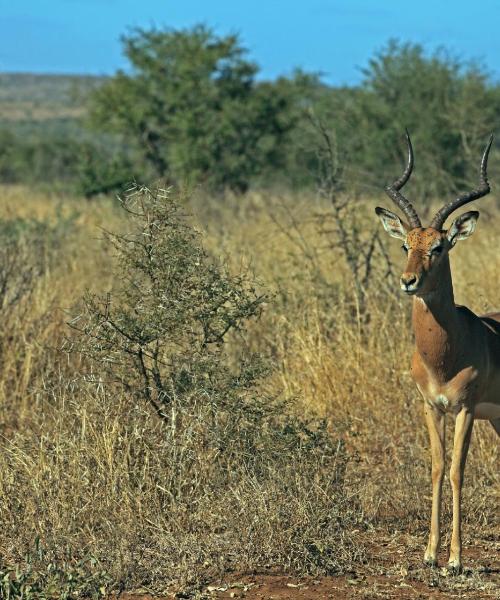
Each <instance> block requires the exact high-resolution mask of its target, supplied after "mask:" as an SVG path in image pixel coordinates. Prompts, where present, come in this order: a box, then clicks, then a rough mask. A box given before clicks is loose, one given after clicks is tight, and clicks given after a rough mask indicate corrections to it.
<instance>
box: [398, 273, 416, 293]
mask: <svg viewBox="0 0 500 600" xmlns="http://www.w3.org/2000/svg"><path fill="white" fill-rule="evenodd" d="M400 281H401V289H402V290H403V292H405V293H406V294H416V293H417V291H418V288H419V287H420V277H419V276H418V275H417V274H416V273H403V274H402V275H401V279H400Z"/></svg>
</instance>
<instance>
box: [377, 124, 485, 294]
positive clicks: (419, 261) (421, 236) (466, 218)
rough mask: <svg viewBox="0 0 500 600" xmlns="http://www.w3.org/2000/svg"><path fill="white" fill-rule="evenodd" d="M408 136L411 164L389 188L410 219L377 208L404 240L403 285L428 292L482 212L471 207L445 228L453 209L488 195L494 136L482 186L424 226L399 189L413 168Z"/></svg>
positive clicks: (395, 234) (384, 221)
mask: <svg viewBox="0 0 500 600" xmlns="http://www.w3.org/2000/svg"><path fill="white" fill-rule="evenodd" d="M406 140H407V143H408V164H407V166H406V169H405V171H404V173H403V175H402V176H401V177H400V178H399V179H398V180H397V181H395V182H394V183H393V184H392V185H391V186H389V187H388V188H386V192H387V194H388V195H389V196H390V197H391V198H392V200H393V201H394V202H395V204H396V206H398V207H399V208H400V209H401V210H402V211H403V213H404V214H405V216H406V218H407V221H408V222H405V221H402V220H401V219H400V218H399V217H398V215H396V214H395V213H393V212H391V211H390V210H387V209H385V208H380V207H377V208H376V209H375V211H376V213H377V215H378V216H379V218H380V220H381V221H382V224H383V226H384V229H385V230H386V231H387V232H388V233H389V235H391V236H392V237H395V238H398V239H400V240H402V241H403V250H404V252H405V253H406V255H407V263H406V268H405V270H404V272H403V274H402V275H401V279H400V283H401V289H402V290H403V291H404V292H406V293H407V294H425V293H428V292H430V291H432V290H434V289H436V287H437V286H438V285H439V281H440V274H441V268H440V267H442V266H443V265H445V264H447V263H448V252H449V251H450V250H451V249H452V248H453V246H454V245H455V244H456V243H457V242H458V241H459V240H464V239H467V238H468V237H469V236H470V235H471V234H472V233H473V231H474V229H475V227H476V223H477V219H478V217H479V213H478V212H477V211H469V212H466V213H464V214H462V215H460V216H459V217H457V218H456V219H455V220H454V221H453V223H452V224H451V226H450V228H449V229H447V230H446V229H443V225H444V223H445V221H446V219H447V218H448V216H449V215H450V214H451V213H452V212H453V211H454V210H456V209H457V208H459V207H460V206H463V205H464V204H466V203H467V202H471V201H472V200H477V199H478V198H481V197H482V196H485V195H486V194H487V193H488V192H489V191H490V186H489V183H488V179H487V175H486V168H487V164H488V154H489V151H490V148H491V144H492V142H493V136H491V137H490V139H489V142H488V145H487V146H486V148H485V150H484V153H483V157H482V160H481V171H480V185H479V187H478V188H477V189H476V190H472V191H471V192H469V193H467V194H463V195H462V196H460V197H459V198H456V199H455V200H452V201H451V202H449V203H448V204H446V205H445V206H443V208H441V209H440V210H439V211H438V212H437V213H436V216H435V217H434V218H433V220H432V222H431V224H430V226H429V227H422V223H421V222H420V219H419V217H418V215H417V213H416V211H415V209H414V208H413V206H412V205H411V204H410V202H409V201H408V200H407V199H406V198H405V197H404V196H403V195H402V194H401V193H400V191H399V190H400V189H401V188H402V187H403V186H404V184H405V183H406V182H407V181H408V179H409V178H410V175H411V172H412V170H413V149H412V145H411V141H410V136H409V135H408V132H406Z"/></svg>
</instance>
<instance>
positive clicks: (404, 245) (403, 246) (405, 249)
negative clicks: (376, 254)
mask: <svg viewBox="0 0 500 600" xmlns="http://www.w3.org/2000/svg"><path fill="white" fill-rule="evenodd" d="M401 248H403V250H404V251H405V252H406V254H408V246H406V244H403V245H402V246H401Z"/></svg>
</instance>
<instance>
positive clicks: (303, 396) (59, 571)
mask: <svg viewBox="0 0 500 600" xmlns="http://www.w3.org/2000/svg"><path fill="white" fill-rule="evenodd" d="M0 193H1V196H2V202H1V205H0V224H1V227H2V246H1V247H0V255H1V256H0V301H1V302H2V317H3V318H2V328H1V332H0V353H1V360H0V371H1V372H0V381H1V387H0V403H1V408H0V519H1V523H2V527H1V528H0V555H1V558H0V561H1V562H0V570H1V578H0V596H1V597H4V598H69V597H94V598H98V597H107V596H108V595H109V594H110V593H118V592H122V591H123V590H125V591H137V590H139V591H141V590H142V592H149V593H151V594H154V595H156V596H161V595H164V594H167V593H170V594H173V593H178V594H180V595H179V596H178V597H191V596H193V597H215V596H217V595H218V596H220V597H235V596H237V597H239V596H246V597H248V598H259V597H260V598H270V597H276V598H285V597H290V598H292V597H296V598H299V597H301V598H323V597H324V598H328V597H332V598H336V597H347V598H350V597H352V598H354V597H355V598H425V597H430V596H432V597H433V594H438V595H439V597H440V598H458V597H464V598H498V597H499V596H498V594H499V586H500V581H499V569H500V564H499V550H500V521H499V511H498V507H499V505H500V479H499V478H500V472H499V469H498V465H499V462H500V461H499V449H500V447H499V444H498V438H497V437H496V434H495V432H494V431H493V428H492V427H491V426H490V425H489V423H487V422H477V423H476V425H475V429H474V434H473V442H472V445H471V451H470V453H469V461H468V465H467V471H466V483H465V491H464V506H465V510H464V513H465V514H464V522H465V525H464V544H465V550H464V562H465V566H466V569H465V571H464V573H463V574H461V575H459V576H455V577H452V576H449V575H447V573H446V572H445V571H444V570H429V569H424V568H423V567H422V564H421V561H422V555H423V549H424V545H425V540H426V535H427V527H428V518H429V513H430V457H429V450H428V440H427V433H426V430H425V426H424V423H423V419H422V414H421V413H422V410H421V400H420V398H419V396H418V393H417V391H416V389H415V387H414V385H413V383H412V381H411V379H410V376H409V361H410V356H411V349H412V334H411V330H410V302H409V301H408V299H406V298H403V297H401V296H400V295H399V293H398V286H397V283H396V281H397V277H398V276H399V271H400V269H401V266H402V263H403V255H402V252H401V250H400V247H399V244H398V243H397V242H396V241H395V240H391V239H390V238H388V237H386V236H384V235H380V236H377V235H376V233H375V232H377V231H379V229H381V226H380V224H379V222H378V220H377V219H376V217H375V214H374V211H373V208H374V206H375V205H376V204H377V203H381V202H382V203H383V205H386V201H382V200H381V199H380V198H359V197H358V198H351V199H350V204H346V205H344V204H343V202H342V201H341V200H342V199H341V200H337V204H336V208H335V210H337V211H341V215H340V216H341V219H340V220H339V219H338V218H337V217H336V216H335V215H336V214H337V216H338V214H339V213H335V210H334V209H332V206H331V205H330V204H329V203H327V202H326V201H325V200H322V199H320V198H318V197H316V196H315V195H313V194H303V195H300V194H297V195H294V194H291V193H286V194H283V195H280V194H278V193H275V194H263V193H257V192H253V193H247V194H246V195H244V196H240V197H236V196H235V197H232V196H230V195H228V196H226V197H225V198H224V202H221V201H220V198H212V197H210V196H206V195H204V194H203V193H202V192H201V191H197V192H195V193H194V194H192V195H191V196H189V197H186V195H182V194H177V193H176V192H172V193H171V194H172V195H173V197H177V196H179V199H178V202H179V203H180V206H181V207H182V209H177V208H175V209H173V208H172V210H171V209H170V208H169V209H168V210H169V211H170V210H171V212H168V211H167V213H164V212H162V211H163V208H161V207H162V206H163V204H162V203H166V204H167V205H168V203H169V202H170V200H168V199H163V196H160V197H156V196H154V194H153V200H151V198H150V197H149V196H148V195H147V193H146V192H142V194H146V195H145V198H146V202H150V201H156V200H158V201H159V205H157V204H154V203H153V204H146V208H147V207H148V206H149V207H150V208H148V210H147V211H146V212H147V215H153V216H152V217H151V218H150V216H148V217H147V218H146V219H145V220H144V219H143V218H142V217H141V216H140V214H142V213H140V211H139V213H138V212H137V210H136V211H135V214H131V213H130V212H129V213H127V212H126V211H124V210H123V208H121V207H120V205H119V203H118V202H116V201H113V200H111V199H103V198H100V199H97V200H95V201H92V202H86V201H84V200H83V199H81V198H77V197H71V196H61V195H56V194H50V193H47V194H44V193H43V192H40V191H34V190H33V189H30V188H27V187H22V186H4V187H2V189H1V192H0ZM155 199H156V200H155ZM353 204H355V206H356V210H354V211H353V210H352V209H351V207H352V206H353ZM478 204H479V206H478V208H479V209H480V210H481V209H482V207H484V210H481V218H480V221H479V225H478V228H477V231H476V233H475V235H474V236H473V237H472V238H471V240H469V241H467V243H463V244H462V243H460V244H458V246H457V248H455V249H454V250H453V258H452V270H453V274H454V284H455V291H456V299H457V301H458V302H460V303H464V304H467V305H468V306H469V307H470V308H471V309H472V310H475V311H477V312H480V313H481V312H487V311H489V310H492V309H495V308H498V306H499V305H500V300H499V296H500V290H499V287H498V272H499V269H500V257H499V255H498V251H497V249H498V227H497V223H498V219H500V214H499V211H498V209H497V208H496V205H495V199H494V198H492V197H489V198H486V199H483V200H482V201H481V202H480V203H478ZM134 206H135V205H134ZM158 206H159V208H158ZM151 207H152V208H151ZM129 208H131V207H130V206H129ZM132 208H133V207H132ZM148 211H149V212H148ZM155 211H156V212H155ZM158 211H159V212H158ZM342 211H343V212H342ZM183 212H186V213H188V215H191V216H187V217H184V216H182V214H181V213H183ZM137 215H139V216H137ZM153 217H154V218H153ZM162 219H163V220H162ZM138 221H139V223H138ZM152 224H153V225H154V227H151V225H152ZM156 224H158V226H156ZM192 225H194V226H195V227H196V229H192ZM339 227H340V229H339ZM106 231H114V232H127V236H132V237H126V238H118V239H116V238H112V237H111V238H110V237H109V236H108V235H107V234H106ZM134 232H135V233H134ZM145 232H149V233H147V235H149V236H151V238H147V239H151V240H153V241H152V242H151V244H149V243H145V244H144V246H143V247H142V246H141V248H142V250H143V251H144V252H145V253H146V254H144V255H142V254H140V252H139V254H138V256H143V257H144V256H145V257H147V261H150V262H147V261H146V262H144V260H145V259H144V260H143V262H142V263H141V262H140V260H139V259H137V260H135V259H134V256H136V255H135V254H134V253H127V252H128V250H129V249H130V248H131V247H134V248H136V247H139V246H134V244H141V243H142V241H141V240H143V239H144V240H146V237H144V236H146V233H145ZM379 233H380V232H379ZM134 236H136V237H134ZM142 250H141V252H142ZM192 256H195V259H193V260H191V258H190V257H192ZM131 261H132V262H131ZM148 265H149V266H148ZM157 282H160V283H157ZM191 282H192V283H193V284H192V285H191ZM188 284H189V285H188ZM165 290H167V292H168V293H167V292H165ZM179 290H182V293H181V292H179ZM200 290H201V291H203V293H205V292H206V295H203V294H201V295H200V293H199V292H200ZM89 292H90V294H96V295H97V296H92V295H89ZM86 294H87V295H86ZM155 294H156V295H155ZM82 298H84V300H82ZM99 298H100V299H99ZM110 298H117V300H116V301H115V304H113V301H112V300H110ZM204 307H208V308H207V310H204ZM198 308H200V310H198ZM113 311H115V312H113ZM117 318H119V320H118V321H116V319H117ZM113 319H115V322H117V323H119V324H120V325H119V327H118V326H117V327H116V328H114V326H111V325H110V323H113ZM155 319H156V320H155ZM151 323H153V325H154V324H158V327H157V329H158V331H156V332H153V333H151V332H150V331H149V329H148V327H150V326H151V327H152V325H151ZM155 326H156V325H155ZM226 329H227V331H226ZM146 330H147V331H146ZM145 331H146V333H145ZM165 332H167V334H165ZM146 334H147V335H146ZM210 336H211V337H210ZM209 338H210V339H209ZM148 352H149V354H148ZM257 355H258V357H257ZM143 356H146V358H145V359H144V360H145V362H144V363H141V357H143ZM259 357H260V358H259ZM148 361H149V362H148ZM141 364H142V366H144V367H145V369H143V370H142V371H141ZM448 429H449V431H448V447H450V443H451V435H452V432H451V428H448ZM450 504H451V503H450V491H449V484H448V481H447V480H446V481H445V495H444V506H445V511H444V518H443V523H444V527H445V535H444V540H443V551H442V553H441V557H440V564H445V561H446V545H447V541H448V540H449V532H450V527H449V526H450V521H451V514H450V508H451V506H450ZM277 575H279V576H280V577H277ZM284 576H293V577H294V578H293V579H286V578H285V577H284ZM273 577H275V579H273ZM231 584H232V585H233V587H231ZM280 585H281V587H280ZM290 586H294V587H290ZM181 594H184V595H181ZM231 594H233V596H231Z"/></svg>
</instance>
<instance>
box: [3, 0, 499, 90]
mask: <svg viewBox="0 0 500 600" xmlns="http://www.w3.org/2000/svg"><path fill="white" fill-rule="evenodd" d="M199 23H203V24H205V25H208V26H210V27H212V28H213V29H214V30H215V32H216V33H218V34H220V35H224V34H229V33H238V34H239V35H240V39H241V42H242V44H243V45H244V47H245V48H247V49H248V51H249V57H250V58H251V59H253V60H255V61H256V62H257V63H258V64H259V66H260V67H261V77H262V78H265V79H273V78H275V77H277V76H279V75H289V74H290V73H291V72H292V71H293V69H294V68H296V67H299V68H302V69H304V70H306V71H312V72H315V73H321V74H322V75H323V79H324V81H326V82H328V83H330V84H333V85H355V84H356V83H358V82H359V81H360V79H361V78H362V74H361V69H362V68H363V67H364V66H366V65H367V62H368V60H369V58H370V56H372V55H373V53H374V52H375V51H377V50H380V49H382V48H383V47H384V45H385V44H386V43H387V41H388V40H389V39H390V38H397V39H399V40H401V41H409V42H415V43H420V44H422V45H423V46H424V47H425V48H427V49H428V50H429V51H432V50H434V49H436V48H437V47H440V46H444V47H446V48H447V49H448V50H450V51H451V52H452V53H453V54H454V55H456V56H458V57H459V58H461V59H463V60H466V61H467V60H471V59H473V60H478V61H480V62H482V63H483V64H484V65H485V66H486V67H487V69H488V70H489V72H490V73H491V75H492V77H493V78H494V79H495V80H498V79H500V35H499V33H498V26H499V24H500V2H499V1H498V0H480V1H478V0H476V1H475V2H471V0H454V1H453V2H450V1H448V2H446V1H444V0H416V1H415V2H411V3H408V2H402V1H401V0H378V1H375V0H306V1H304V0H287V1H285V0H251V1H248V0H247V1H244V0H205V1H202V0H0V32H1V34H0V72H1V71H10V72H35V73H79V74H94V75H107V74H112V73H114V72H115V71H116V70H117V69H118V68H126V67H127V63H126V61H125V60H124V58H123V57H122V54H121V45H120V36H121V35H123V34H124V33H127V31H130V30H131V29H132V28H134V27H142V28H149V27H151V26H156V27H170V28H186V27H192V26H193V25H195V24H199Z"/></svg>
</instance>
